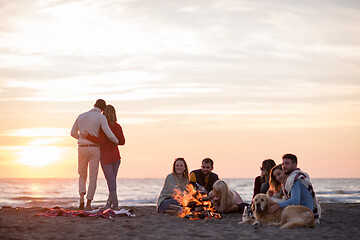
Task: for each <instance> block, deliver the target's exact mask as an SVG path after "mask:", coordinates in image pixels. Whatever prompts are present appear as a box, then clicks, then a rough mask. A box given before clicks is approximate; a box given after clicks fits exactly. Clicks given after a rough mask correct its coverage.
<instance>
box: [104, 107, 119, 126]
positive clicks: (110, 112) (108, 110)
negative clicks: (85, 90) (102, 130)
mask: <svg viewBox="0 0 360 240" xmlns="http://www.w3.org/2000/svg"><path fill="white" fill-rule="evenodd" d="M103 114H104V116H105V117H106V119H107V121H108V123H109V125H113V124H114V123H116V121H117V118H116V111H115V108H114V107H113V106H112V105H106V107H105V109H104V111H103Z"/></svg>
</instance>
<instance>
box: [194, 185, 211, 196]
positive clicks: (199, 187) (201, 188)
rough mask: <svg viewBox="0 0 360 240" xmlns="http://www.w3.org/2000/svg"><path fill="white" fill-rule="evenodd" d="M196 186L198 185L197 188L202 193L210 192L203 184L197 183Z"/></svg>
mask: <svg viewBox="0 0 360 240" xmlns="http://www.w3.org/2000/svg"><path fill="white" fill-rule="evenodd" d="M196 187H197V190H198V191H199V192H200V193H202V194H205V193H208V192H207V191H206V189H205V188H204V187H203V186H201V185H200V184H198V183H196Z"/></svg>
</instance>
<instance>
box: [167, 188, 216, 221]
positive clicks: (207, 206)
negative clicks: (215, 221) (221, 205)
mask: <svg viewBox="0 0 360 240" xmlns="http://www.w3.org/2000/svg"><path fill="white" fill-rule="evenodd" d="M174 191H175V193H174V194H173V198H174V199H175V200H177V201H178V202H179V203H180V205H181V206H182V211H181V212H179V213H178V216H179V217H186V216H188V217H189V219H190V220H198V219H201V218H221V215H220V214H219V213H216V210H215V209H214V208H213V207H212V204H211V202H210V200H203V199H207V194H206V193H205V194H204V193H201V192H198V191H196V190H195V189H194V186H193V185H192V184H188V185H187V186H186V190H185V191H181V190H178V189H174ZM189 203H192V204H193V205H196V206H195V208H197V207H198V208H201V209H202V212H199V211H196V210H195V211H191V209H192V208H191V207H188V205H189Z"/></svg>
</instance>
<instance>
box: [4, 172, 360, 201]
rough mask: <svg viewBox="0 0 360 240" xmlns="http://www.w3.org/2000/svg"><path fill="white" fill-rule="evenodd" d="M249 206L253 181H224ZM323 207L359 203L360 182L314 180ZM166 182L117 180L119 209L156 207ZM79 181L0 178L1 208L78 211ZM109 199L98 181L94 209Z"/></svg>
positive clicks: (73, 179)
mask: <svg viewBox="0 0 360 240" xmlns="http://www.w3.org/2000/svg"><path fill="white" fill-rule="evenodd" d="M224 180H225V181H226V182H227V183H228V185H229V187H230V188H233V189H235V190H236V191H237V192H238V193H239V194H240V195H241V197H242V198H243V200H244V201H245V202H248V203H250V201H251V198H252V193H253V184H254V179H240V178H228V179H224ZM312 182H313V185H314V189H315V192H316V195H317V197H318V199H319V201H320V203H336V202H339V203H360V178H355V179H354V178H351V179H312ZM163 183H164V179H118V180H117V184H118V197H119V203H120V206H155V205H156V199H157V197H158V195H159V193H160V191H161V189H162V186H163ZM77 190H78V179H77V178H71V179H55V178H53V179H4V178H2V179H1V178H0V207H2V206H11V207H35V206H37V207H54V206H59V207H64V208H66V207H77V206H78V203H79V195H78V192H77ZM107 196H108V189H107V185H106V181H105V179H98V185H97V190H96V193H95V197H94V200H93V206H102V205H104V203H105V201H106V199H107Z"/></svg>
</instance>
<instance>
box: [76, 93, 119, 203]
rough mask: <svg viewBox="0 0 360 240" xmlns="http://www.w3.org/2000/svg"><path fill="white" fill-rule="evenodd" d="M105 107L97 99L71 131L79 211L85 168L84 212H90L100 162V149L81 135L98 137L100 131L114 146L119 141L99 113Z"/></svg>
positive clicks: (104, 103)
mask: <svg viewBox="0 0 360 240" xmlns="http://www.w3.org/2000/svg"><path fill="white" fill-rule="evenodd" d="M105 107H106V102H105V101H104V100H102V99H98V100H97V101H96V103H95V105H94V108H93V109H91V110H90V111H88V112H84V113H82V114H80V115H79V116H78V117H77V119H76V121H75V123H74V125H73V127H72V129H71V136H72V137H74V138H76V139H78V142H77V143H78V173H79V194H80V206H79V209H84V205H85V202H84V196H85V194H86V178H87V168H88V165H89V186H88V191H87V195H86V199H87V203H86V210H91V209H92V208H91V201H92V200H93V198H94V194H95V190H96V182H97V176H98V171H99V161H100V147H99V146H98V145H96V144H94V143H93V142H91V141H89V140H87V139H86V138H82V137H81V134H80V133H82V132H84V131H87V132H88V133H89V134H91V135H93V136H99V131H100V129H102V130H103V131H104V133H105V134H106V136H107V137H108V138H109V139H110V140H111V141H112V142H113V143H115V144H118V143H119V141H118V139H117V138H116V137H115V135H114V134H113V132H112V131H111V129H110V127H109V125H108V122H107V120H106V117H105V116H104V115H102V114H101V112H102V111H103V110H104V108H105Z"/></svg>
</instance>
